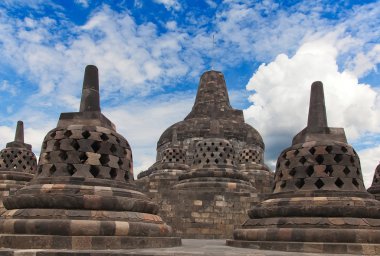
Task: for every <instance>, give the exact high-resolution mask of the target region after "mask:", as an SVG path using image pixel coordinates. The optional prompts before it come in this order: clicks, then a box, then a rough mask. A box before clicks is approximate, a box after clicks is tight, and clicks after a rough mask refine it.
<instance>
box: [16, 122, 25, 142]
mask: <svg viewBox="0 0 380 256" xmlns="http://www.w3.org/2000/svg"><path fill="white" fill-rule="evenodd" d="M15 141H16V142H21V143H24V123H23V122H22V121H18V122H17V126H16V134H15Z"/></svg>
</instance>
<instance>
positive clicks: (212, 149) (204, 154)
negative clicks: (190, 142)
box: [192, 139, 235, 168]
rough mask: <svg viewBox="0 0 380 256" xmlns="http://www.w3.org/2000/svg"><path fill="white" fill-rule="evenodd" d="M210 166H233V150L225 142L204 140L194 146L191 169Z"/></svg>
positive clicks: (229, 144)
mask: <svg viewBox="0 0 380 256" xmlns="http://www.w3.org/2000/svg"><path fill="white" fill-rule="evenodd" d="M210 165H224V166H226V165H227V166H234V165H235V149H234V148H233V146H232V145H231V143H229V142H228V141H227V140H222V139H205V140H202V141H200V142H198V143H197V144H196V145H195V153H194V160H193V164H192V167H193V168H202V167H203V166H210Z"/></svg>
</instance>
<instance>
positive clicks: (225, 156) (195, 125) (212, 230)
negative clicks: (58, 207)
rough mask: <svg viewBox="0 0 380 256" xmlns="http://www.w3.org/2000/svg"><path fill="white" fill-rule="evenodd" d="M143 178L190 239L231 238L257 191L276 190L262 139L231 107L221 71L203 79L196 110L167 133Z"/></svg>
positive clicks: (172, 221) (145, 187)
mask: <svg viewBox="0 0 380 256" xmlns="http://www.w3.org/2000/svg"><path fill="white" fill-rule="evenodd" d="M138 177H139V180H138V181H136V183H137V184H139V185H140V186H141V187H142V188H143V190H144V191H146V192H148V193H149V195H151V196H152V197H153V198H154V199H155V201H156V202H158V203H161V205H162V209H161V212H160V214H161V215H162V216H163V218H164V219H165V220H166V221H167V222H168V223H170V224H171V225H172V226H173V228H174V230H175V231H176V232H177V234H179V235H181V236H182V237H186V238H226V237H231V236H232V230H233V228H234V227H235V226H237V225H240V224H241V223H242V221H243V219H244V218H245V215H246V213H247V210H248V209H249V208H250V207H251V206H252V205H253V204H254V203H257V202H258V201H259V196H257V193H260V195H261V196H262V195H263V194H264V193H268V192H269V191H270V190H271V187H272V186H271V181H272V173H271V172H270V171H269V169H268V168H267V167H266V166H265V164H264V143H263V141H262V138H261V136H260V134H259V133H258V132H257V131H256V130H255V129H254V128H253V127H251V126H250V125H248V124H246V123H245V122H244V117H243V112H242V111H241V110H236V109H233V108H232V107H231V105H230V102H229V97H228V92H227V87H226V83H225V81H224V77H223V74H222V73H221V72H217V71H208V72H205V73H204V74H203V75H202V77H201V79H200V82H199V87H198V92H197V96H196V99H195V103H194V106H193V108H192V110H191V112H190V113H189V114H188V115H187V117H186V118H185V120H183V121H181V122H178V123H176V124H174V125H172V126H170V127H169V128H168V129H167V130H166V131H165V132H164V133H163V134H162V136H161V137H160V139H159V141H158V143H157V161H156V163H155V164H153V165H152V167H150V168H149V169H148V170H147V171H145V172H142V173H140V174H139V176H138ZM216 198H221V199H219V200H216ZM252 198H254V199H252ZM194 202H196V203H194ZM232 216H233V217H232Z"/></svg>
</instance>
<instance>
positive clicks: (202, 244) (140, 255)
mask: <svg viewBox="0 0 380 256" xmlns="http://www.w3.org/2000/svg"><path fill="white" fill-rule="evenodd" d="M225 243H226V242H225V240H222V239H221V240H206V239H205V240H200V239H199V240H197V239H182V244H183V245H182V246H181V247H173V248H161V249H132V250H105V251H80V252H78V251H63V250H60V251H56V250H16V251H14V252H12V251H9V250H6V249H3V250H1V249H0V255H1V256H117V255H135V256H149V255H152V256H156V255H163V256H166V255H167V256H175V255H178V256H197V255H211V256H212V255H214V256H216V255H218V256H220V255H222V256H223V255H225V256H238V255H239V256H248V255H260V256H267V255H273V256H287V255H289V256H291V255H303V256H316V255H321V254H317V253H294V252H280V251H265V250H256V249H243V248H235V247H229V246H226V245H225ZM325 255H327V254H325ZM328 255H329V256H330V255H340V256H343V255H352V254H328Z"/></svg>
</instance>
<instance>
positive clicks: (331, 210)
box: [227, 82, 380, 254]
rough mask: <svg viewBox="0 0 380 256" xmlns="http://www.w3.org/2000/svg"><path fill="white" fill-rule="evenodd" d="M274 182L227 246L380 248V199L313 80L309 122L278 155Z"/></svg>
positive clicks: (331, 249)
mask: <svg viewBox="0 0 380 256" xmlns="http://www.w3.org/2000/svg"><path fill="white" fill-rule="evenodd" d="M274 183H275V184H274V188H273V194H272V195H271V196H269V199H267V200H265V201H263V202H261V203H260V204H258V205H257V206H255V207H253V208H252V210H251V211H250V212H249V218H250V219H248V220H247V221H246V222H245V223H244V224H243V226H242V227H241V228H238V229H236V230H235V231H234V240H228V241H227V244H228V245H231V246H240V247H257V248H260V249H265V248H266V249H273V250H286V251H303V252H318V253H322V252H323V253H347V252H348V250H351V249H348V248H350V246H352V247H355V250H357V252H359V253H361V254H366V253H368V252H366V249H365V248H366V246H370V247H373V248H377V249H376V250H379V249H380V202H379V201H377V200H375V199H374V198H373V196H372V195H370V194H369V193H367V192H366V190H365V187H364V184H363V177H362V173H361V168H360V161H359V157H358V155H357V154H356V152H355V150H354V149H353V148H352V147H351V146H350V145H348V144H347V141H346V137H345V134H344V130H343V129H342V128H330V127H327V118H326V112H325V106H324V98H323V88H322V84H321V83H320V82H315V83H313V85H312V90H311V97H310V111H309V122H308V126H307V127H306V128H305V129H304V130H302V131H301V132H300V133H299V134H297V135H296V136H295V137H294V139H293V144H292V146H291V147H289V148H287V149H285V150H284V151H283V152H282V153H281V154H280V156H279V158H278V160H277V168H276V173H275V180H274ZM289 244H292V245H294V246H289ZM361 248H362V249H361ZM376 250H374V251H373V252H374V253H370V254H376Z"/></svg>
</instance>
